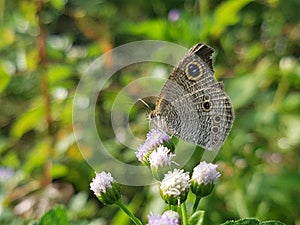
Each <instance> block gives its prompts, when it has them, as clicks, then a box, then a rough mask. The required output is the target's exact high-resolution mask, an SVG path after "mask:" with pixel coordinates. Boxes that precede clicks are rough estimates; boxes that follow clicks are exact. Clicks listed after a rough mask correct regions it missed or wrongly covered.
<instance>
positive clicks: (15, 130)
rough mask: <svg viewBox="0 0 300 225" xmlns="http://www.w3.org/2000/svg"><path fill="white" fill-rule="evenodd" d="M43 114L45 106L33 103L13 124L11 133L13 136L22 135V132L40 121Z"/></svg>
mask: <svg viewBox="0 0 300 225" xmlns="http://www.w3.org/2000/svg"><path fill="white" fill-rule="evenodd" d="M40 101H41V100H40ZM44 114H45V108H44V107H43V105H41V104H39V105H36V104H33V106H32V107H30V108H29V109H28V111H26V112H24V113H23V114H22V115H21V116H20V117H19V118H18V119H17V121H16V122H15V123H14V124H13V126H12V129H11V135H12V136H13V137H15V138H20V137H22V136H23V134H24V133H26V132H28V131H29V130H31V129H33V128H34V127H36V126H37V124H39V123H40V122H41V120H42V118H43V116H44Z"/></svg>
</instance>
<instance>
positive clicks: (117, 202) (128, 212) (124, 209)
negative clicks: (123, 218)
mask: <svg viewBox="0 0 300 225" xmlns="http://www.w3.org/2000/svg"><path fill="white" fill-rule="evenodd" d="M115 204H116V205H118V206H119V207H120V208H121V209H122V210H123V212H125V213H126V214H127V215H128V216H129V218H130V219H131V220H132V222H134V224H136V225H143V223H142V222H141V221H140V220H139V219H138V218H137V217H135V216H134V215H133V214H132V212H130V211H129V209H128V208H127V207H126V206H125V205H124V204H123V203H122V201H121V200H118V201H116V203H115Z"/></svg>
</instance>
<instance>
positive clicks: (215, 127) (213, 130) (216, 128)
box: [211, 126, 219, 134]
mask: <svg viewBox="0 0 300 225" xmlns="http://www.w3.org/2000/svg"><path fill="white" fill-rule="evenodd" d="M211 131H212V132H213V133H215V134H216V133H218V132H219V127H217V126H213V127H212V128H211Z"/></svg>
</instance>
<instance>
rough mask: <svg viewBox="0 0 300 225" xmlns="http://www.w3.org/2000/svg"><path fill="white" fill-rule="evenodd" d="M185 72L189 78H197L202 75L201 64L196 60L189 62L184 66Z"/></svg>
mask: <svg viewBox="0 0 300 225" xmlns="http://www.w3.org/2000/svg"><path fill="white" fill-rule="evenodd" d="M186 74H187V76H188V78H189V79H191V80H197V79H199V78H200V77H201V75H202V69H201V66H200V65H199V64H198V63H197V62H190V63H189V64H188V65H187V66H186Z"/></svg>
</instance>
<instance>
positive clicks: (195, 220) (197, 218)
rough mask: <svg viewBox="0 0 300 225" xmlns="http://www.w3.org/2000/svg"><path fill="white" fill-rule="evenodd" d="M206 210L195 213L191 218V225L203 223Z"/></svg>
mask: <svg viewBox="0 0 300 225" xmlns="http://www.w3.org/2000/svg"><path fill="white" fill-rule="evenodd" d="M204 214H205V211H203V210H199V211H196V212H195V213H193V215H192V216H191V217H190V219H189V223H188V224H189V225H202V224H203V220H204Z"/></svg>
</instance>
